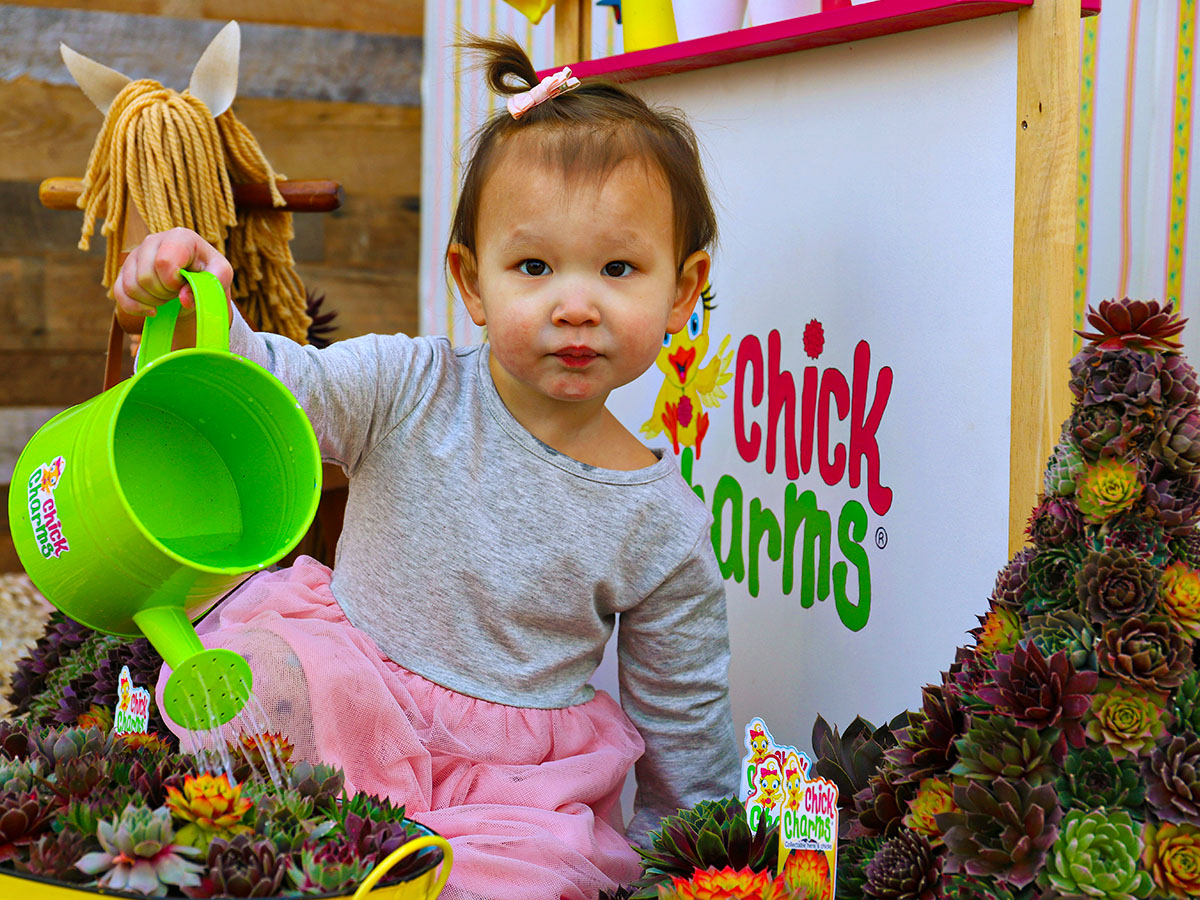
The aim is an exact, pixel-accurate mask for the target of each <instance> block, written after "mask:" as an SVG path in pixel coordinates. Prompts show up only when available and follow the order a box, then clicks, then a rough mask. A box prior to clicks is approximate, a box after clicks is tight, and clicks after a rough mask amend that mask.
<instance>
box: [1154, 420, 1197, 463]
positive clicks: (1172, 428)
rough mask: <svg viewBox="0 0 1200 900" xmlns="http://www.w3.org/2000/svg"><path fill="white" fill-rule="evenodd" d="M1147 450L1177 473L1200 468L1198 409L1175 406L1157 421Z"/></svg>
mask: <svg viewBox="0 0 1200 900" xmlns="http://www.w3.org/2000/svg"><path fill="white" fill-rule="evenodd" d="M1150 452H1151V453H1153V454H1154V455H1155V456H1157V457H1158V458H1159V459H1161V460H1162V461H1163V462H1164V463H1166V464H1167V465H1168V466H1169V467H1170V468H1171V469H1173V470H1174V471H1176V472H1179V473H1180V474H1184V475H1186V474H1188V473H1189V472H1193V471H1195V470H1196V469H1197V468H1200V410H1197V409H1195V408H1189V407H1186V406H1178V407H1176V408H1174V409H1172V410H1169V411H1168V412H1167V414H1166V415H1165V416H1163V418H1162V419H1161V421H1160V422H1159V423H1158V432H1157V433H1156V434H1155V436H1154V443H1153V444H1151V445H1150Z"/></svg>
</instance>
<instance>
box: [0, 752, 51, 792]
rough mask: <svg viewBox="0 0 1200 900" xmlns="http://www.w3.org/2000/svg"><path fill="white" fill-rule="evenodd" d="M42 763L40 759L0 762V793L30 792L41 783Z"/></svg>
mask: <svg viewBox="0 0 1200 900" xmlns="http://www.w3.org/2000/svg"><path fill="white" fill-rule="evenodd" d="M44 767H45V766H44V763H43V762H42V759H41V757H37V756H35V757H33V758H32V759H23V760H15V759H10V760H4V761H0V792H7V791H25V792H28V791H32V790H34V789H35V788H36V787H37V786H38V785H39V784H42V783H43V779H42V775H43V770H44Z"/></svg>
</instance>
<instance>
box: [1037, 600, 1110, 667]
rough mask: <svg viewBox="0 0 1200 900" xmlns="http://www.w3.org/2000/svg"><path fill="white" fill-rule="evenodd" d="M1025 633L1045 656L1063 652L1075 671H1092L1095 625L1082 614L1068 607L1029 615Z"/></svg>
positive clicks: (1094, 653) (1094, 664)
mask: <svg viewBox="0 0 1200 900" xmlns="http://www.w3.org/2000/svg"><path fill="white" fill-rule="evenodd" d="M1025 634H1026V636H1027V637H1028V638H1029V640H1030V641H1032V642H1033V644H1034V645H1035V646H1036V647H1037V648H1038V649H1039V650H1041V651H1042V655H1043V656H1046V657H1047V658H1049V657H1051V656H1053V655H1054V654H1055V653H1059V652H1063V653H1066V654H1067V659H1068V660H1069V661H1070V663H1071V666H1072V668H1074V669H1075V671H1077V672H1079V671H1083V670H1085V669H1087V670H1091V671H1093V672H1094V671H1096V667H1097V661H1096V641H1097V640H1098V638H1099V635H1098V633H1097V630H1096V627H1095V626H1094V625H1092V623H1091V622H1090V621H1089V620H1088V619H1087V618H1085V617H1084V616H1083V615H1082V614H1080V613H1078V612H1075V611H1074V610H1070V609H1054V610H1049V611H1048V612H1044V613H1037V614H1035V615H1032V616H1030V617H1029V620H1028V622H1027V623H1026V626H1025Z"/></svg>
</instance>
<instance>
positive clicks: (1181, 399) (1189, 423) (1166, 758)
mask: <svg viewBox="0 0 1200 900" xmlns="http://www.w3.org/2000/svg"><path fill="white" fill-rule="evenodd" d="M1088 322H1089V331H1087V332H1085V333H1083V337H1084V338H1085V339H1086V341H1087V342H1088V343H1087V344H1086V346H1085V347H1084V349H1083V350H1082V351H1081V352H1080V353H1079V354H1078V355H1077V356H1076V357H1075V359H1074V360H1072V362H1071V382H1070V386H1071V390H1072V392H1073V394H1074V397H1075V404H1074V408H1073V409H1072V411H1071V415H1070V418H1069V419H1068V420H1067V422H1066V423H1065V424H1064V426H1063V429H1062V434H1061V437H1060V440H1059V443H1058V445H1057V446H1056V447H1055V448H1054V452H1053V455H1052V456H1051V458H1050V461H1049V463H1048V464H1047V468H1046V474H1045V479H1044V487H1045V494H1044V495H1043V496H1042V497H1041V498H1039V501H1038V504H1037V506H1036V507H1035V508H1034V510H1033V512H1032V514H1031V515H1030V518H1029V525H1028V528H1027V531H1026V534H1027V536H1028V538H1029V540H1030V544H1029V546H1027V547H1025V548H1024V549H1022V550H1020V551H1019V552H1018V553H1017V554H1016V555H1015V556H1014V557H1013V558H1012V559H1011V560H1010V561H1009V563H1008V564H1007V565H1006V566H1005V567H1004V568H1003V569H1002V570H1001V571H1000V573H999V575H998V576H997V579H996V584H995V587H994V588H993V590H992V592H991V595H990V597H989V598H988V602H987V607H986V611H985V612H984V613H982V614H981V615H980V616H979V622H980V625H979V627H978V628H975V629H972V630H971V632H970V634H971V635H972V637H973V639H974V642H973V644H972V645H970V646H966V647H960V648H959V649H958V651H957V653H956V657H955V660H954V662H953V664H952V665H951V667H950V669H949V671H948V672H947V673H945V674H944V675H943V678H942V684H941V685H940V686H938V687H929V688H926V689H925V693H924V695H923V698H922V700H923V702H922V708H921V710H919V711H917V712H915V713H910V714H909V724H908V726H907V727H903V728H900V729H898V730H897V732H896V738H897V741H898V743H897V745H896V746H895V747H893V748H891V749H888V750H886V751H885V752H884V753H883V754H882V758H881V760H880V762H879V765H878V768H877V771H876V772H875V773H874V774H872V775H870V776H869V777H867V778H866V784H867V786H866V787H865V788H859V790H858V796H857V797H856V805H857V812H858V818H857V822H856V824H855V827H854V828H853V829H852V830H851V838H850V839H851V841H853V844H852V846H851V847H849V848H846V849H845V853H844V857H845V859H846V863H847V864H846V876H845V879H844V880H843V878H841V877H839V896H842V889H843V888H844V889H845V895H846V896H852V897H875V896H897V897H899V896H903V897H913V898H918V897H923V896H930V897H935V896H936V897H939V898H946V900H951V898H953V900H958V898H963V900H965V898H971V900H988V898H994V900H1010V898H1011V900H1017V898H1020V900H1075V898H1097V900H1131V898H1148V897H1151V896H1153V897H1156V898H1157V897H1163V898H1184V897H1200V672H1198V671H1197V662H1200V642H1198V641H1197V638H1198V637H1200V531H1198V523H1200V384H1198V382H1197V376H1196V373H1195V372H1194V371H1193V370H1192V368H1191V366H1189V365H1188V364H1187V362H1186V361H1185V360H1184V359H1183V357H1182V356H1181V355H1180V354H1179V343H1178V340H1177V335H1178V334H1179V332H1180V331H1181V330H1182V328H1183V322H1182V320H1181V319H1180V318H1179V317H1178V316H1177V315H1176V314H1175V312H1174V309H1173V307H1172V306H1170V305H1166V306H1163V305H1160V304H1158V303H1139V302H1133V301H1128V300H1124V301H1120V302H1115V301H1109V302H1106V303H1103V304H1101V306H1100V308H1099V309H1098V310H1091V311H1090V313H1089V316H1088ZM861 780H862V779H861V777H860V781H861ZM860 836H862V837H860Z"/></svg>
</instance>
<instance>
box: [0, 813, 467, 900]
mask: <svg viewBox="0 0 1200 900" xmlns="http://www.w3.org/2000/svg"><path fill="white" fill-rule="evenodd" d="M414 824H415V823H414ZM419 827H420V829H421V830H422V831H425V832H428V833H427V834H426V835H425V836H424V837H419V838H413V840H411V841H409V842H408V843H407V844H405V845H404V846H402V847H399V848H397V849H396V850H395V851H394V852H393V853H391V854H390V855H389V856H388V857H387V859H385V860H384V861H383V862H381V863H380V864H379V865H378V866H376V867H375V869H374V871H372V872H371V874H370V875H368V876H367V879H366V880H365V881H364V882H363V883H362V884H361V885H359V888H358V890H356V891H355V892H354V893H353V894H322V895H321V896H322V897H329V898H333V897H348V898H352V900H365V898H367V897H371V898H373V900H435V898H436V897H437V896H438V895H439V894H441V892H442V888H443V887H445V885H446V879H447V878H449V877H450V867H451V865H453V863H454V851H453V850H451V849H450V844H449V843H448V842H447V841H446V839H445V838H444V837H442V836H441V835H439V834H435V833H434V832H433V831H431V830H430V829H428V828H426V827H425V826H424V825H421V826H419ZM426 847H439V848H441V851H442V864H441V867H440V868H437V867H435V866H434V865H432V864H430V865H429V866H426V867H424V868H423V869H421V870H420V871H418V872H414V873H413V874H412V876H410V877H409V878H407V879H406V880H404V881H401V882H399V883H398V884H391V885H388V886H387V887H380V888H377V887H375V885H376V883H377V882H378V881H379V879H381V878H383V877H384V876H385V875H386V874H387V873H388V870H389V869H391V868H392V866H394V865H395V864H396V863H398V862H400V860H402V859H404V857H406V856H411V855H412V854H413V853H416V852H418V851H420V850H424V849H425V848H426ZM276 896H277V897H300V896H301V895H300V894H297V893H296V892H295V891H292V892H290V893H283V894H278V895H276ZM309 896H310V897H311V896H312V895H309ZM0 897H3V898H6V900H7V898H10V897H11V898H13V900H16V898H20V900H85V898H87V897H131V898H141V900H145V895H144V894H131V893H128V892H126V891H109V890H98V889H96V888H90V887H71V886H70V885H65V884H63V883H62V882H58V881H49V880H47V879H45V878H40V877H38V876H36V875H25V874H22V873H20V872H0Z"/></svg>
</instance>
